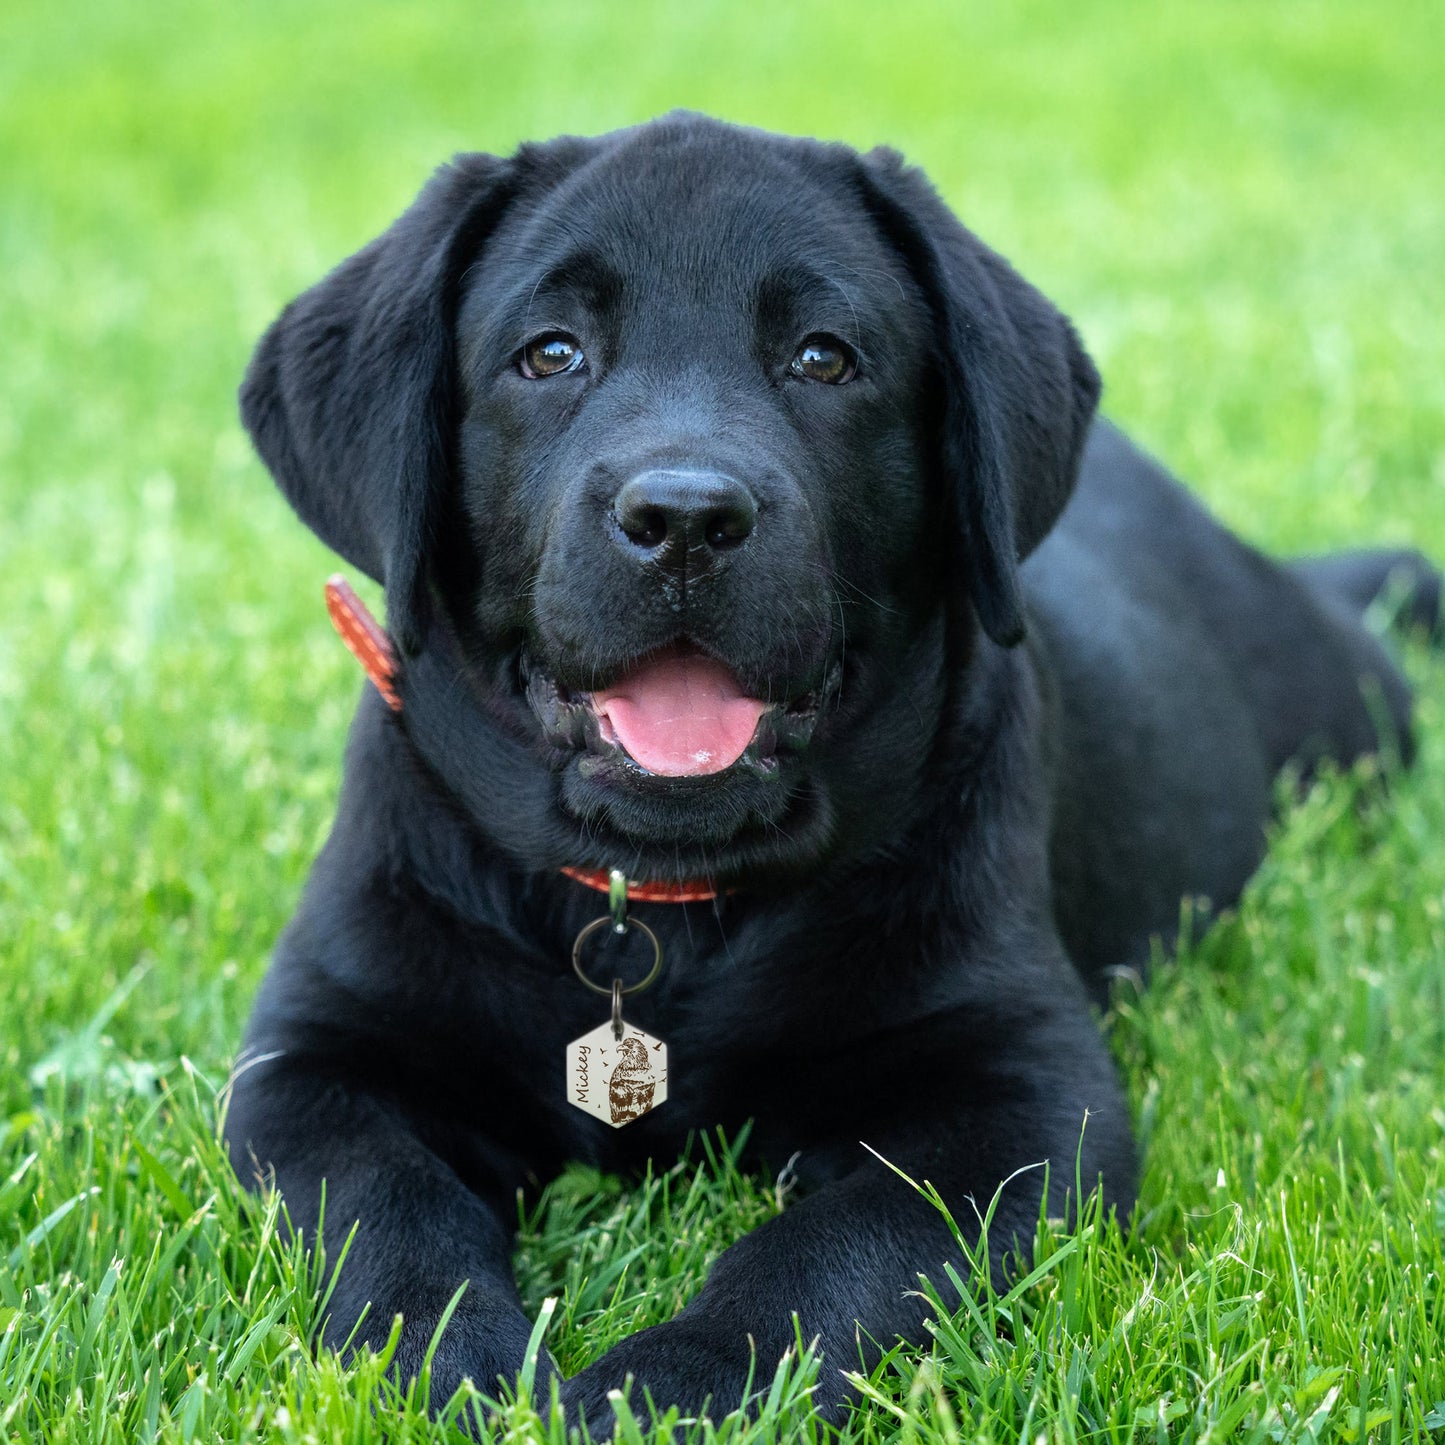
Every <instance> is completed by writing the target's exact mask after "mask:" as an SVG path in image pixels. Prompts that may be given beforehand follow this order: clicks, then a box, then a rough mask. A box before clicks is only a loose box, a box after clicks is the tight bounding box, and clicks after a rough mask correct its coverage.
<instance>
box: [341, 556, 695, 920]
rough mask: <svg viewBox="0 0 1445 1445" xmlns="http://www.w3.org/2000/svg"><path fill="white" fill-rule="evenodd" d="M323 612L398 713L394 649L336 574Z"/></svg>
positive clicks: (682, 887)
mask: <svg viewBox="0 0 1445 1445" xmlns="http://www.w3.org/2000/svg"><path fill="white" fill-rule="evenodd" d="M326 610H327V612H329V613H330V614H331V621H332V624H333V625H334V626H335V628H336V630H337V631H338V632H339V633H340V634H341V640H342V641H343V642H344V643H345V644H346V646H347V648H348V649H349V650H350V652H351V655H352V656H353V657H354V658H355V659H356V660H357V661H358V662H359V663H360V664H361V666H362V668H363V669H364V670H365V672H366V675H367V677H369V678H370V679H371V681H372V684H373V685H374V686H375V688H376V690H377V691H378V692H379V693H380V694H381V695H382V697H383V698H385V699H386V705H387V706H388V707H389V708H390V709H391V710H392V711H393V712H400V711H401V694H400V693H399V692H397V690H396V675H397V673H398V671H399V670H400V664H399V663H398V662H397V657H396V648H395V647H393V646H392V642H391V638H389V637H388V636H387V635H386V631H385V629H384V628H383V627H382V625H381V624H380V623H379V622H378V621H377V620H376V618H374V617H373V616H372V615H371V612H370V611H369V610H368V608H367V606H366V603H364V602H363V601H362V600H361V598H360V597H358V596H357V595H356V589H355V588H353V587H352V585H351V583H349V582H348V581H347V580H346V578H345V577H343V576H341V575H340V574H339V573H338V574H337V575H336V576H334V577H332V578H330V579H328V581H327V583H326ZM562 872H563V873H565V874H566V875H567V877H569V878H571V879H573V880H574V881H575V882H577V883H584V884H586V886H587V887H588V888H595V889H596V890H597V892H599V893H606V892H608V891H609V889H610V887H611V877H610V875H609V873H608V871H607V870H606V869H605V868H564V869H562ZM627 897H628V898H629V899H630V900H635V901H636V902H638V903H706V902H708V901H709V900H711V899H713V898H716V897H717V889H716V888H714V887H713V886H712V884H711V883H710V882H709V881H708V880H707V879H705V878H687V879H684V880H683V881H682V882H680V883H645V882H644V883H634V882H632V880H631V879H629V880H628V883H627Z"/></svg>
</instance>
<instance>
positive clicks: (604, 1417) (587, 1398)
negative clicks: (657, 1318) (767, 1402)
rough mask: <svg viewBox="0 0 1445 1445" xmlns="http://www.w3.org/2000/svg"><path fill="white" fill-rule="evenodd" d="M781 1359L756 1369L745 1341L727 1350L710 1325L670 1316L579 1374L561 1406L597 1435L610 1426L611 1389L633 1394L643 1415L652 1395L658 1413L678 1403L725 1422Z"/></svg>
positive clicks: (564, 1393) (768, 1378)
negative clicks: (712, 1331)
mask: <svg viewBox="0 0 1445 1445" xmlns="http://www.w3.org/2000/svg"><path fill="white" fill-rule="evenodd" d="M776 1364H777V1362H776V1361H775V1360H774V1361H760V1362H759V1363H758V1366H757V1369H756V1370H754V1365H753V1354H752V1350H751V1348H750V1347H749V1345H748V1342H747V1340H746V1339H744V1340H743V1341H741V1344H740V1347H738V1348H732V1349H729V1348H728V1347H727V1346H726V1345H720V1344H719V1342H718V1340H717V1339H716V1337H715V1336H714V1335H713V1334H712V1333H711V1332H710V1331H708V1330H706V1329H700V1328H697V1327H695V1326H693V1325H692V1324H691V1322H689V1321H685V1320H672V1321H670V1322H669V1323H667V1324H662V1325H653V1326H652V1327H651V1328H650V1329H646V1330H641V1331H639V1332H638V1333H637V1334H635V1335H630V1336H629V1337H628V1338H627V1339H625V1340H623V1341H621V1342H620V1343H619V1344H616V1345H614V1346H613V1347H612V1348H611V1349H610V1350H608V1352H607V1353H606V1354H605V1355H603V1356H602V1358H601V1359H600V1360H595V1361H593V1363H592V1364H590V1365H588V1366H587V1368H586V1369H585V1370H582V1371H581V1372H580V1373H578V1374H576V1375H574V1376H573V1377H572V1378H571V1379H570V1380H568V1381H567V1383H566V1384H565V1385H563V1386H562V1395H561V1398H562V1404H563V1405H564V1406H565V1407H566V1410H567V1417H568V1421H569V1423H571V1422H573V1421H575V1420H576V1418H577V1416H578V1415H579V1414H580V1415H582V1416H583V1417H585V1418H586V1420H587V1422H588V1424H589V1426H590V1427H591V1429H592V1431H593V1433H594V1434H596V1433H597V1432H598V1431H599V1430H600V1429H605V1428H606V1427H608V1426H610V1425H611V1424H612V1406H611V1403H610V1402H609V1400H608V1398H607V1397H608V1395H609V1394H610V1393H611V1392H612V1391H613V1390H620V1391H623V1392H624V1393H626V1394H628V1395H629V1398H630V1402H631V1404H632V1407H633V1409H634V1410H635V1411H637V1412H638V1413H639V1414H643V1413H645V1410H646V1404H645V1400H646V1396H647V1395H650V1396H651V1397H652V1401H653V1404H655V1405H656V1406H657V1408H658V1410H659V1411H662V1410H665V1409H667V1408H668V1406H669V1405H677V1406H678V1407H679V1408H681V1409H682V1411H683V1412H684V1413H685V1414H687V1415H693V1416H697V1415H702V1414H704V1413H706V1414H707V1415H708V1416H709V1417H710V1418H711V1419H713V1420H720V1419H722V1417H723V1416H724V1415H726V1414H728V1413H729V1412H730V1411H733V1410H736V1409H738V1408H739V1407H740V1406H742V1405H744V1404H746V1403H747V1401H748V1398H749V1396H750V1395H753V1394H756V1393H757V1392H758V1391H759V1390H763V1389H766V1388H767V1387H768V1385H769V1384H770V1383H771V1380H772V1373H773V1368H774V1367H775V1366H776ZM629 1380H630V1381H631V1389H630V1391H629V1389H628V1382H629Z"/></svg>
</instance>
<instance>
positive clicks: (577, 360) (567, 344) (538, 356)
mask: <svg viewBox="0 0 1445 1445" xmlns="http://www.w3.org/2000/svg"><path fill="white" fill-rule="evenodd" d="M583 360H584V357H583V355H582V343H581V342H580V341H578V340H577V338H576V337H575V336H568V335H567V333H566V332H565V331H547V332H544V333H543V334H542V335H541V336H539V337H537V338H536V339H535V340H534V341H529V342H528V343H527V344H526V345H525V346H524V347H523V348H522V354H521V356H520V357H519V358H518V360H517V368H518V370H519V371H521V373H522V375H523V376H525V377H527V378H528V379H529V380H531V381H539V380H541V379H542V378H544V377H548V376H561V375H562V373H563V372H567V371H576V370H577V368H578V367H580V366H581V365H582V362H583Z"/></svg>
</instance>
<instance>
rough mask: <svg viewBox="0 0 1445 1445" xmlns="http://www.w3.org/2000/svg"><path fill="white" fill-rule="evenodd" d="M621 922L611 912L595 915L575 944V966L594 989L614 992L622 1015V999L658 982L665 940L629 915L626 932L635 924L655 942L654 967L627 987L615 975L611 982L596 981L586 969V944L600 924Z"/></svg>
mask: <svg viewBox="0 0 1445 1445" xmlns="http://www.w3.org/2000/svg"><path fill="white" fill-rule="evenodd" d="M616 927H617V925H616V924H615V923H614V922H613V919H612V915H611V914H605V915H604V916H603V917H601V918H594V919H593V920H592V922H591V923H589V924H588V925H587V926H586V928H584V929H583V930H582V932H581V933H579V934H578V935H577V940H576V942H575V943H573V945H572V969H573V972H574V973H576V975H577V977H578V978H580V979H581V980H582V982H583V983H585V984H586V985H587V987H588V988H590V989H591V990H592V992H593V993H601V994H611V995H612V1001H613V1009H612V1011H613V1014H614V1015H618V1016H620V1011H621V1008H622V1000H623V998H625V997H626V996H627V995H628V994H634V993H641V992H642V990H643V989H645V988H651V987H652V985H653V984H654V983H656V982H657V975H658V974H660V973H661V972H662V944H661V943H659V942H658V940H657V935H656V934H655V933H654V932H653V931H652V930H651V929H650V928H649V927H648V926H647V925H646V924H645V923H644V922H643V921H642V920H641V919H640V918H629V919H628V920H627V925H626V928H625V929H623V930H622V931H623V932H627V933H630V932H631V931H632V930H633V929H634V928H635V929H637V931H638V932H639V933H641V934H642V936H643V937H644V938H645V939H646V940H647V941H648V942H649V943H650V944H651V945H652V967H651V968H650V969H649V970H648V973H647V977H646V978H644V979H643V980H642V982H641V983H634V984H629V985H628V986H627V987H626V988H624V987H623V986H622V980H621V979H620V978H615V979H613V980H612V982H611V983H610V984H600V983H593V982H592V980H591V979H590V978H588V977H587V975H586V974H585V973H583V972H582V945H583V944H584V943H586V942H587V940H588V939H589V938H591V937H592V935H593V934H594V933H596V932H597V930H598V929H600V928H612V929H615V928H616Z"/></svg>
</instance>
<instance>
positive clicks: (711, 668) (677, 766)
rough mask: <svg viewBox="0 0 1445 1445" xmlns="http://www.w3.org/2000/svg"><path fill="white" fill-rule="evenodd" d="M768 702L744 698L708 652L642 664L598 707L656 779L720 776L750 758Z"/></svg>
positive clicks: (596, 699) (603, 695)
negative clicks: (748, 752) (743, 758)
mask: <svg viewBox="0 0 1445 1445" xmlns="http://www.w3.org/2000/svg"><path fill="white" fill-rule="evenodd" d="M767 706H768V705H767V703H765V702H761V701H759V699H757V698H755V697H744V696H743V691H742V688H740V687H739V686H738V682H737V679H736V678H735V677H734V676H733V675H732V673H731V672H729V671H728V670H727V668H725V667H724V666H723V665H722V663H720V662H715V661H714V660H713V659H712V658H710V657H704V656H703V655H702V654H701V653H696V652H688V653H677V652H666V653H662V654H659V655H658V656H656V657H653V658H649V659H646V660H644V661H643V662H641V663H640V664H639V665H638V666H637V667H636V668H635V669H634V670H633V671H632V672H630V673H628V674H627V676H626V677H623V678H621V679H620V680H619V681H618V682H617V684H616V685H615V686H614V687H608V688H603V689H602V690H601V691H599V692H594V693H593V694H592V707H593V710H594V711H595V712H596V713H597V716H598V717H599V718H601V719H602V731H603V734H604V736H605V735H607V733H608V728H609V725H610V727H611V731H612V733H613V734H615V736H616V740H617V741H618V742H619V743H621V744H622V746H623V747H624V748H626V749H627V751H628V753H629V754H630V755H631V757H632V759H633V761H634V762H637V763H640V764H641V765H642V766H643V767H644V768H646V769H647V770H648V772H650V773H662V774H664V775H665V776H667V777H693V776H696V775H698V774H700V773H720V772H722V770H723V769H724V768H728V767H731V766H732V765H733V764H734V763H735V762H737V760H738V759H739V758H740V757H741V756H742V755H743V751H744V749H746V747H747V745H748V744H749V743H750V742H751V741H752V740H753V733H754V731H755V730H756V728H757V725H758V719H759V718H760V717H761V716H762V715H763V713H764V712H765V711H766V710H767Z"/></svg>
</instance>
